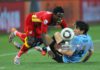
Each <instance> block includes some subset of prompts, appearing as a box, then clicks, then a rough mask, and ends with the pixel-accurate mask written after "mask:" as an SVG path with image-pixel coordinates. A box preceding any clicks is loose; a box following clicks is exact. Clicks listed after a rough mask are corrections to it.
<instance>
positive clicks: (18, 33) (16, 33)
mask: <svg viewBox="0 0 100 70" xmlns="http://www.w3.org/2000/svg"><path fill="white" fill-rule="evenodd" d="M15 36H18V37H19V38H20V39H21V40H22V41H23V42H24V39H25V37H26V34H25V33H21V32H19V31H17V30H16V29H15V28H12V29H11V34H10V36H9V42H12V40H13V38H14V37H15Z"/></svg>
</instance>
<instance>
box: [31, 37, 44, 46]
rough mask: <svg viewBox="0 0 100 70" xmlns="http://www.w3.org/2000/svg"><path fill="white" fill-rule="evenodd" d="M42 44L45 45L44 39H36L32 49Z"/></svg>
mask: <svg viewBox="0 0 100 70" xmlns="http://www.w3.org/2000/svg"><path fill="white" fill-rule="evenodd" d="M42 43H43V40H42V38H35V39H34V42H33V43H32V45H31V46H30V48H32V47H35V46H40V45H41V44H42Z"/></svg>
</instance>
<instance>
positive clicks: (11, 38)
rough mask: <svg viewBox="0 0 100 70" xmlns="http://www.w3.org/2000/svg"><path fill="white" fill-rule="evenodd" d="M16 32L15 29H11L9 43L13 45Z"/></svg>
mask: <svg viewBox="0 0 100 70" xmlns="http://www.w3.org/2000/svg"><path fill="white" fill-rule="evenodd" d="M15 31H17V30H16V29H15V28H12V29H11V34H10V35H9V43H11V42H12V40H13V38H14V37H15V35H14V32H15Z"/></svg>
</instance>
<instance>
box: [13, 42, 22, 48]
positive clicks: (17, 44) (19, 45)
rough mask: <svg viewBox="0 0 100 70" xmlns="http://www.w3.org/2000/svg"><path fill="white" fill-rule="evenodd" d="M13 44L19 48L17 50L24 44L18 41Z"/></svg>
mask: <svg viewBox="0 0 100 70" xmlns="http://www.w3.org/2000/svg"><path fill="white" fill-rule="evenodd" d="M12 44H13V45H14V46H15V47H16V48H17V49H20V48H21V47H22V44H20V43H18V42H16V41H13V42H12Z"/></svg>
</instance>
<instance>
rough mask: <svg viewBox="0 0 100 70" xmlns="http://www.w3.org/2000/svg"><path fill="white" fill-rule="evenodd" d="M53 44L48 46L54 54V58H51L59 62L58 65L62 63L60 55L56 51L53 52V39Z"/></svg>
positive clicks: (54, 42)
mask: <svg viewBox="0 0 100 70" xmlns="http://www.w3.org/2000/svg"><path fill="white" fill-rule="evenodd" d="M53 40H54V41H53V42H52V43H51V44H50V49H51V50H52V52H53V53H54V54H55V57H54V58H53V59H54V60H55V61H57V62H59V63H63V59H62V54H61V53H59V52H58V51H57V50H55V48H54V45H55V44H56V41H55V38H54V37H53Z"/></svg>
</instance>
